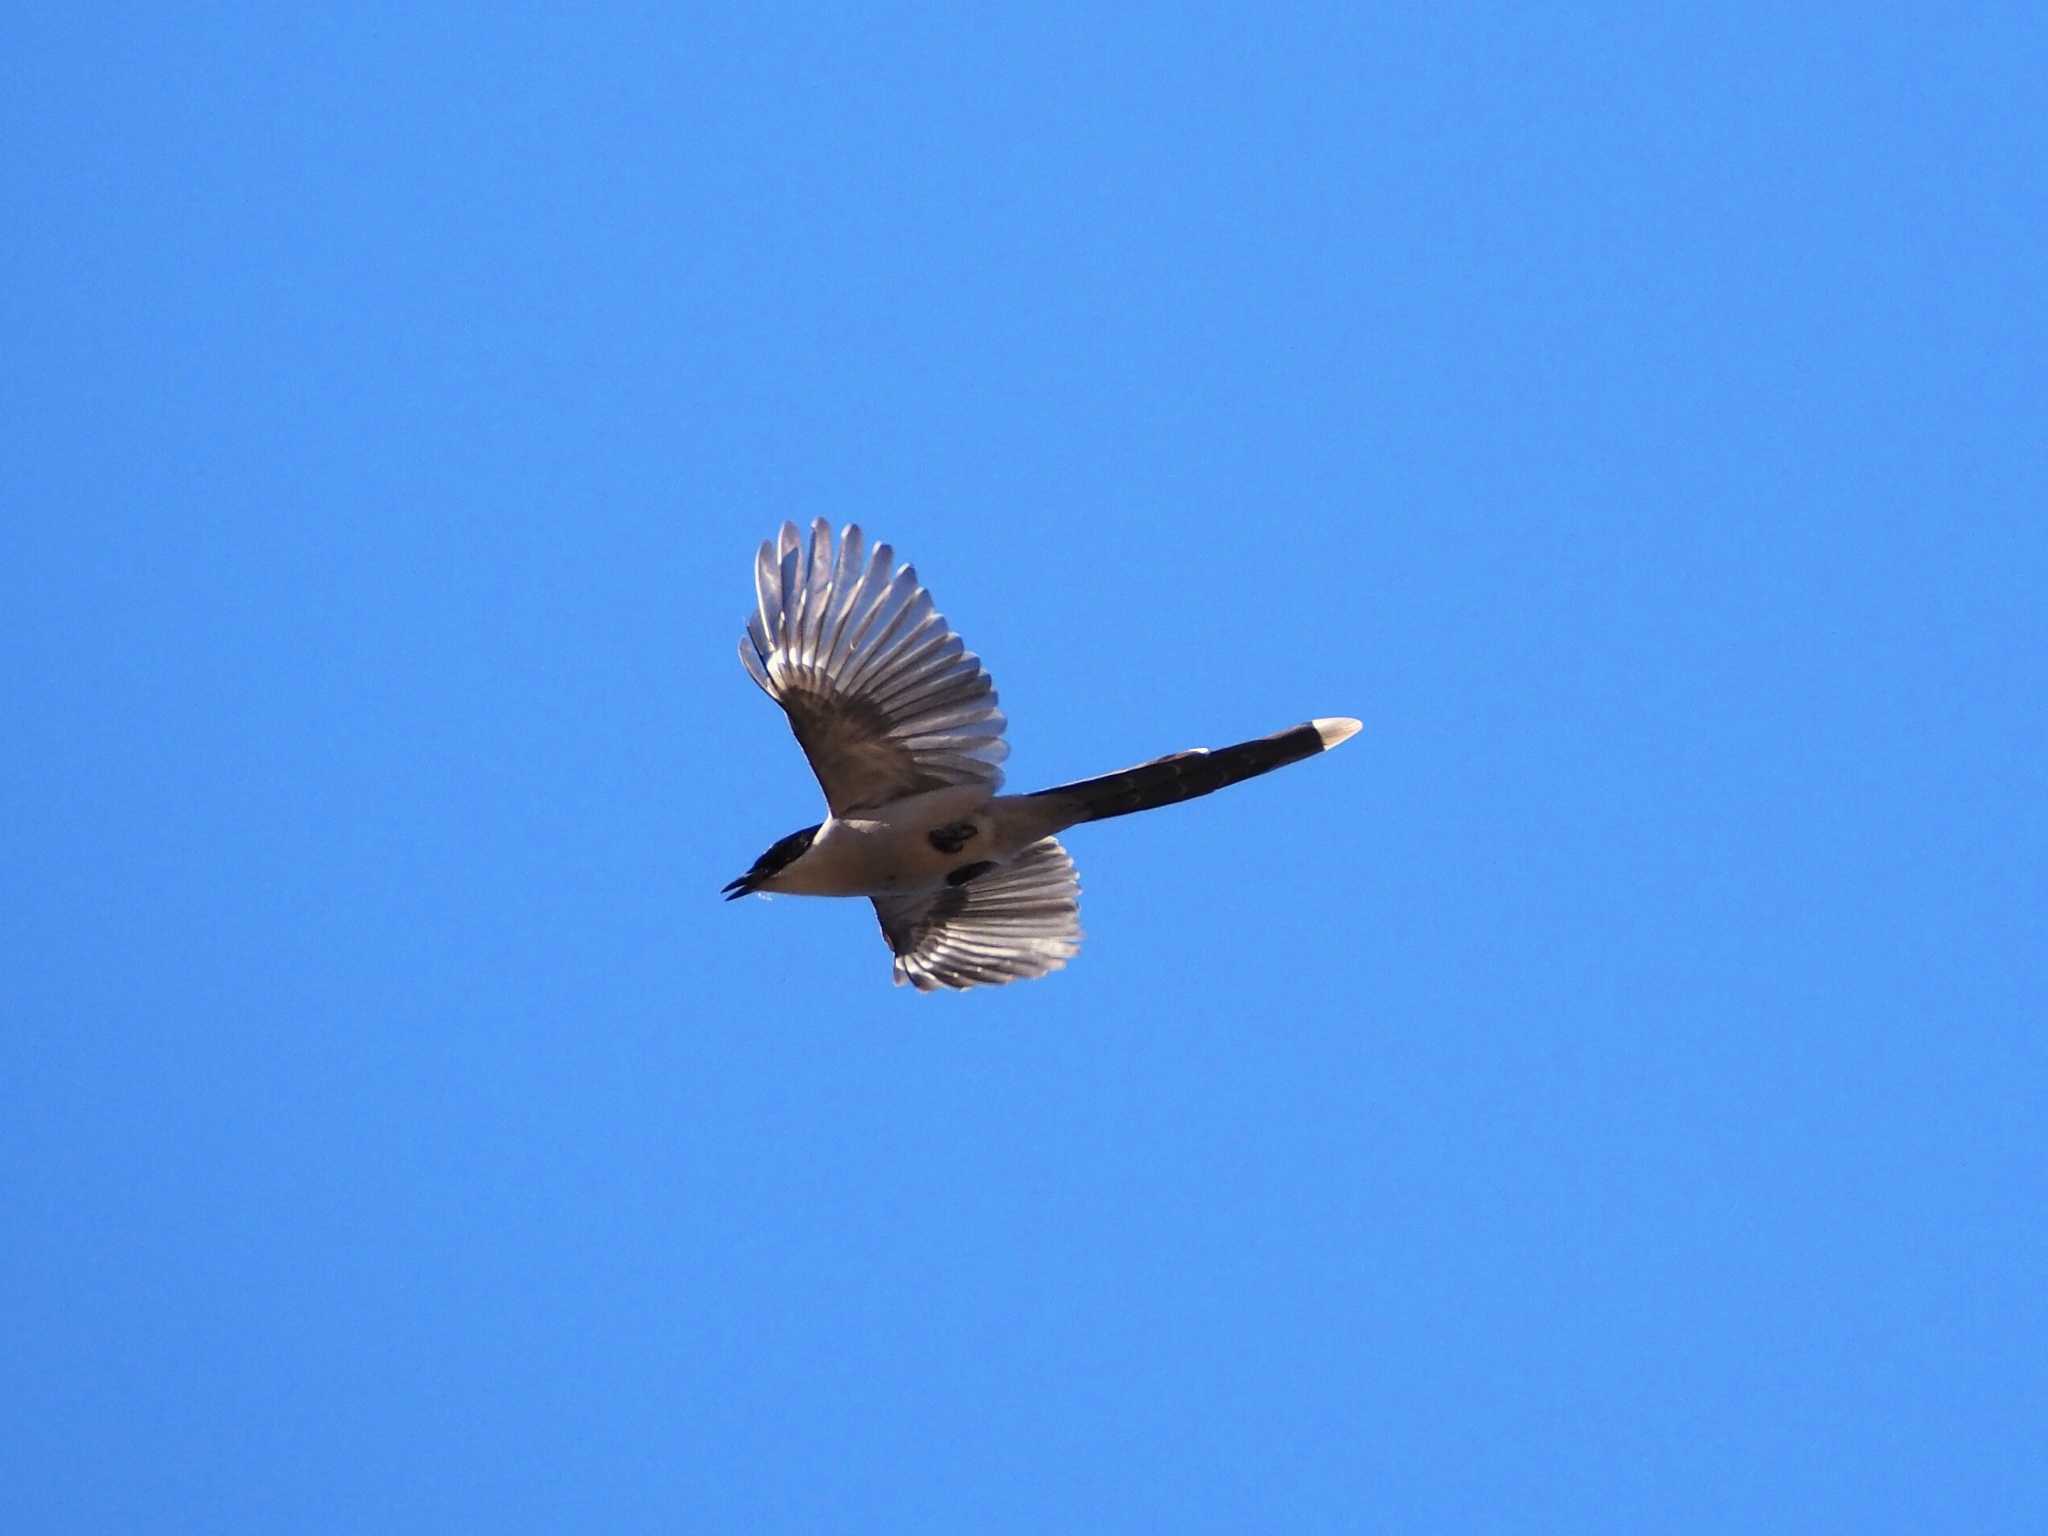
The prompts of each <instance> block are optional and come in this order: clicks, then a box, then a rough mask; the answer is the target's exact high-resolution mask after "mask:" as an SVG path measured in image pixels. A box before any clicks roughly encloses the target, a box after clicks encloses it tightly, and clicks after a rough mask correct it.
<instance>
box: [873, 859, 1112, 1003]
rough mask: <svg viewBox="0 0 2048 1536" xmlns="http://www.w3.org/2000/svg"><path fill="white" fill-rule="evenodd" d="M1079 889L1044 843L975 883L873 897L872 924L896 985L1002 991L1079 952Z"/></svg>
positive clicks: (1067, 862)
mask: <svg viewBox="0 0 2048 1536" xmlns="http://www.w3.org/2000/svg"><path fill="white" fill-rule="evenodd" d="M1080 898H1081V881H1080V877H1079V876H1078V875H1076V874H1075V872H1074V861H1073V860H1072V859H1070V858H1068V857H1067V850H1066V849H1064V848H1062V847H1061V846H1060V845H1059V843H1058V841H1057V840H1055V839H1053V838H1050V837H1048V838H1043V839H1041V840H1040V841H1038V842H1035V843H1033V844H1032V845H1031V846H1030V847H1028V848H1026V849H1025V850H1024V851H1023V852H1022V853H1020V854H1018V855H1017V857H1016V858H1015V859H1013V860H1011V861H1010V863H1008V864H1006V865H1004V866H1002V867H1001V868H1000V869H996V870H992V871H990V872H989V873H988V874H986V875H983V876H982V877H981V878H980V879H978V880H970V881H968V882H967V884H965V885H959V886H949V887H946V888H945V889H943V890H938V891H924V892H919V893H918V894H916V895H907V896H878V897H876V898H875V916H876V917H877V918H879V919H880V920H881V924H882V937H883V938H884V939H886V940H887V941H888V943H889V948H890V949H891V950H892V951H894V952H895V955H896V965H895V981H896V985H898V986H899V987H900V986H902V985H904V984H905V983H906V982H907V983H909V984H910V985H911V986H914V987H916V988H917V990H918V991H920V992H930V991H934V990H936V989H937V988H939V987H952V988H955V989H964V988H967V987H977V986H1002V985H1004V984H1005V983H1007V982H1012V981H1025V980H1029V979H1031V978H1033V977H1037V976H1044V975H1046V974H1047V973H1048V972H1051V971H1056V970H1058V969H1059V968H1060V967H1061V966H1063V965H1065V964H1066V963H1067V961H1069V960H1070V959H1072V958H1073V957H1074V955H1075V953H1076V952H1078V951H1079V949H1080V948H1081V936H1082V935H1081V900H1080Z"/></svg>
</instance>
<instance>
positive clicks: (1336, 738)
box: [1030, 718, 1359, 821]
mask: <svg viewBox="0 0 2048 1536" xmlns="http://www.w3.org/2000/svg"><path fill="white" fill-rule="evenodd" d="M1358 728H1359V726H1358V722H1357V721H1356V720H1346V719H1341V718H1340V719H1329V720H1311V721H1309V722H1307V723H1306V724H1304V725H1296V726H1290V727H1288V728H1287V729H1286V730H1284V731H1275V732H1274V733H1273V734H1272V735H1270V736H1261V737H1260V738H1259V739H1258V740H1257V741H1241V742H1239V743H1238V744H1237V745H1236V746H1234V747H1218V748H1216V749H1215V750H1214V751H1213V752H1212V751H1210V750H1209V749H1208V748H1206V747H1197V748H1195V749H1194V750H1193V751H1192V752H1175V753H1173V754H1172V755H1171V756H1169V757H1162V758H1158V759H1156V760H1154V761H1152V762H1149V763H1140V764H1139V765H1138V766H1137V767H1135V768H1126V769H1124V770H1123V771H1122V772H1121V773H1106V774H1104V775H1103V776H1102V777H1101V778H1099V779H1081V780H1079V781H1078V782H1076V783H1073V784H1061V785H1057V786H1055V787H1054V788H1052V789H1041V790H1040V791H1038V793H1037V794H1035V795H1032V796H1030V798H1031V799H1033V800H1038V799H1043V798H1045V797H1047V796H1051V795H1059V796H1062V797H1064V798H1066V799H1067V800H1069V801H1070V802H1071V803H1072V805H1073V808H1074V809H1075V810H1076V811H1078V812H1079V813H1080V814H1079V815H1077V816H1076V817H1075V820H1077V821H1101V820H1103V819H1104V818H1105V817H1109V816H1128V815H1130V814H1131V812H1133V811H1149V810H1152V809H1154V808H1155V807H1157V806H1162V805H1176V804H1178V803H1179V802H1180V801H1182V800H1193V799H1196V798H1198V797H1199V796H1202V795H1210V794H1214V793H1215V792H1216V791H1217V790H1219V789H1224V788H1227V787H1228V786H1230V785H1232V784H1238V783H1242V782H1243V781H1244V780H1246V779H1255V778H1257V777H1258V776H1259V775H1260V774H1262V773H1271V772H1272V771H1273V770H1274V769H1275V768H1285V767H1286V766H1287V765H1288V764H1289V763H1298V762H1300V761H1301V760H1302V759H1303V758H1305V757H1314V756H1315V755H1316V754H1317V753H1318V752H1327V751H1328V750H1329V749H1330V748H1331V747H1334V746H1336V745H1337V744H1338V743H1339V742H1343V741H1348V740H1350V739H1351V737H1352V736H1353V735H1354V734H1355V733H1356V732H1357V730H1358Z"/></svg>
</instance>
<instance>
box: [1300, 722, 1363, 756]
mask: <svg viewBox="0 0 2048 1536" xmlns="http://www.w3.org/2000/svg"><path fill="white" fill-rule="evenodd" d="M1309 724H1310V725H1312V726H1314V727H1315V728H1316V734H1317V735H1318V736H1320V737H1322V738H1323V750H1324V751H1325V752H1327V751H1329V750H1330V748H1332V747H1338V746H1342V745H1343V744H1344V743H1345V742H1347V741H1349V740H1350V739H1351V738H1352V737H1354V736H1356V735H1357V734H1358V733H1359V732H1360V731H1362V730H1364V729H1365V722H1364V721H1362V720H1354V719H1352V718H1351V717H1350V716H1349V715H1330V716H1327V717H1326V718H1324V719H1320V720H1311V721H1309Z"/></svg>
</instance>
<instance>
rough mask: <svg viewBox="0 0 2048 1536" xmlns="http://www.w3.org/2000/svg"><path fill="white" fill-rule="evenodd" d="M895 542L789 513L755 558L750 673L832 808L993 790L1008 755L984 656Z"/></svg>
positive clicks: (746, 652)
mask: <svg viewBox="0 0 2048 1536" xmlns="http://www.w3.org/2000/svg"><path fill="white" fill-rule="evenodd" d="M894 558H895V555H894V552H893V551H892V550H891V549H890V548H889V546H888V545H886V544H877V545H875V546H873V547H872V549H870V548H869V546H868V544H867V542H866V540H865V539H864V538H863V536H862V534H861V531H860V529H859V528H857V527H854V526H853V525H851V524H849V525H848V526H847V528H846V529H845V531H844V532H843V533H842V534H841V535H840V538H839V541H838V544H837V547H836V548H835V547H834V544H833V540H832V530H831V528H830V526H829V525H828V524H827V523H826V522H825V520H824V519H823V518H820V519H818V520H817V521H816V522H815V523H813V524H812V525H811V530H810V537H809V539H808V540H806V539H805V538H804V537H803V536H802V535H801V534H799V533H798V531H797V528H796V525H795V524H794V523H785V524H783V526H782V531H781V533H780V534H779V535H778V537H777V538H776V539H774V540H773V541H771V542H767V543H764V544H762V546H761V550H760V553H759V555H758V556H757V557H756V558H755V561H754V596H755V606H754V612H753V613H752V614H751V615H749V616H748V619H747V628H746V635H745V637H744V638H743V639H742V640H741V641H740V661H741V663H742V664H743V665H744V666H745V667H746V669H747V675H748V676H749V677H751V678H753V680H754V681H755V682H756V683H757V684H759V685H760V687H761V688H762V690H763V691H764V692H766V693H767V695H768V696H769V697H770V698H772V699H774V700H775V702H776V703H778V704H780V705H781V706H782V707H783V709H784V711H785V712H786V713H787V714H788V715H789V724H790V729H791V730H792V731H794V732H795V733H796V739H797V741H798V743H799V744H800V745H801V746H802V747H803V749H804V755H805V756H806V757H807V758H809V759H810V763H811V771H812V772H813V773H815V774H816V775H817V776H818V783H819V784H820V785H821V786H822V787H823V789H824V791H825V802H826V804H827V805H828V806H830V807H831V810H832V814H833V815H835V816H843V815H847V814H849V813H851V812H856V811H860V810H863V809H868V808H872V807H875V806H879V805H883V804H886V803H887V802H889V801H891V800H897V799H901V798H902V797H903V796H905V795H914V794H918V793H921V792H922V791H925V790H930V789H944V788H948V787H951V786H955V785H963V784H973V785H980V786H983V787H985V788H986V789H987V791H988V793H989V794H991V795H993V794H994V793H995V792H996V790H997V789H998V788H1000V787H1001V785H1002V778H1003V776H1002V769H1001V768H1000V766H999V765H1000V764H1001V762H1002V761H1003V759H1004V757H1005V756H1007V755H1008V753H1009V744H1008V743H1006V742H1005V741H1004V740H1003V739H1002V737H1003V727H1004V725H1005V723H1006V722H1005V721H1004V719H1003V715H1002V711H1001V710H999V709H998V708H996V690H995V685H994V683H993V682H991V681H990V679H989V675H988V673H987V672H986V671H984V670H983V668H982V665H981V658H980V657H978V656H976V655H975V654H974V653H973V652H972V651H969V650H968V649H967V648H966V646H965V645H964V644H963V643H962V641H961V640H960V638H959V636H957V635H955V634H954V633H953V632H952V630H951V629H950V628H948V627H947V624H946V620H945V617H944V616H943V615H942V614H941V613H940V612H939V611H938V609H937V608H936V607H935V606H934V605H933V603H932V599H931V594H930V593H928V592H926V591H925V590H924V588H923V587H921V586H919V585H918V581H917V572H916V570H915V569H913V568H912V567H910V566H908V565H906V566H903V567H901V568H900V569H899V570H897V571H896V573H895V574H894V575H893V576H891V575H890V571H889V568H890V565H891V563H892V562H893V560H894Z"/></svg>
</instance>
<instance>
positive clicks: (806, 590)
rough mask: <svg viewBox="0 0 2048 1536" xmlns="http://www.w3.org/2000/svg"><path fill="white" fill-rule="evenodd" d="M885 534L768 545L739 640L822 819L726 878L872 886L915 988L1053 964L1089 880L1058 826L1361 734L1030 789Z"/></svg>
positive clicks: (1077, 931)
mask: <svg viewBox="0 0 2048 1536" xmlns="http://www.w3.org/2000/svg"><path fill="white" fill-rule="evenodd" d="M892 560H893V554H892V551H891V550H890V548H889V546H888V545H886V544H880V545H875V546H874V547H873V548H872V550H870V549H869V547H868V546H867V544H866V542H865V540H864V539H863V537H862V535H861V531H860V529H859V528H857V527H854V526H852V525H849V526H848V527H847V528H846V529H845V531H844V532H843V534H842V535H841V537H840V540H839V543H838V545H837V547H836V548H835V547H834V545H833V541H832V536H831V529H830V527H829V526H828V525H827V524H826V523H825V522H824V520H823V519H820V520H818V521H817V522H815V523H814V524H812V526H811V530H810V536H809V538H808V540H806V539H805V538H804V537H803V536H802V535H800V534H799V533H798V531H797V529H796V526H795V525H794V524H791V523H785V524H784V525H783V527H782V533H781V536H780V538H779V539H778V540H776V541H775V542H773V543H764V544H763V545H762V546H761V552H760V556H759V558H758V560H757V561H756V562H755V571H754V584H755V593H756V597H757V603H756V607H755V611H754V613H753V614H752V615H751V616H750V617H749V619H748V621H747V632H746V636H745V638H743V639H742V640H741V642H740V660H741V661H742V662H743V663H744V664H745V666H746V669H747V672H748V674H749V675H750V676H751V677H752V678H753V679H754V681H755V682H757V683H759V684H760V685H761V687H762V688H763V690H765V691H766V692H767V694H768V696H769V697H770V698H772V699H774V700H775V701H776V702H777V703H778V704H780V705H781V706H782V707H783V710H784V712H785V713H787V715H788V716H789V723H790V729H791V731H792V732H794V734H795V736H796V739H797V742H798V744H799V745H800V746H801V747H802V748H803V750H804V755H805V756H806V757H807V758H808V759H809V760H810V764H811V769H812V772H814V773H815V774H816V775H817V778H818V783H819V785H820V786H821V787H822V788H823V790H824V792H825V803H826V807H827V809H828V810H829V812H830V815H829V816H828V817H827V819H826V820H825V821H824V822H823V823H821V824H820V825H818V826H816V827H810V828H806V829H804V830H803V831H801V832H797V833H792V834H791V835H790V836H789V837H786V838H784V839H782V840H781V841H780V842H778V843H776V844H775V845H774V846H773V847H771V848H770V849H769V850H768V851H767V852H766V853H764V854H763V855H762V856H761V857H760V858H759V859H757V860H756V861H755V863H754V867H753V868H752V869H750V870H749V871H748V872H747V873H746V874H744V875H742V876H741V877H740V878H739V879H737V880H735V881H733V882H732V883H731V884H730V885H728V886H727V887H726V892H727V894H728V896H734V897H736V896H742V895H746V894H748V893H749V892H752V891H774V892H787V893H790V894H796V895H821V896H866V897H869V898H870V899H871V900H872V901H873V902H874V905H875V913H876V916H877V917H878V918H879V919H880V921H881V925H882V935H883V937H884V938H885V939H886V940H887V941H888V944H889V948H890V949H891V951H893V952H894V954H895V956H896V962H895V979H896V981H897V983H898V984H899V985H900V984H902V983H904V982H908V983H910V984H911V985H913V986H915V987H917V988H918V989H919V990H920V991H931V990H933V989H934V988H937V987H956V988H964V987H972V986H979V985H986V984H996V983H1002V982H1008V981H1016V980H1020V979H1023V978H1026V977H1034V976H1043V975H1045V974H1046V973H1047V972H1049V971H1053V970H1057V969H1059V968H1060V967H1061V966H1063V965H1065V964H1066V963H1067V961H1068V960H1069V959H1070V958H1071V957H1072V956H1073V955H1074V953H1075V952H1076V951H1077V950H1078V949H1079V948H1080V944H1081V927H1080V881H1079V880H1078V878H1077V877H1076V876H1075V873H1074V865H1073V861H1072V860H1071V859H1069V858H1068V857H1067V853H1066V850H1065V849H1064V848H1062V847H1061V846H1060V844H1059V842H1058V841H1057V839H1056V837H1055V834H1056V833H1058V832H1060V831H1062V830H1064V829H1065V828H1067V827H1070V826H1073V825H1075V824H1076V823H1078V822H1083V821H1096V820H1101V819H1104V818H1107V817H1112V816H1124V815H1128V814H1130V813H1131V812H1134V811H1143V810H1151V809H1153V808H1154V807H1157V806H1162V805H1172V804H1174V803H1176V802H1178V801H1181V800H1189V799H1194V798H1195V797H1197V796H1200V795H1206V794H1210V793H1212V792H1214V791H1215V790H1218V789H1222V788H1224V787H1225V786H1226V785H1230V784H1235V783H1238V782H1240V781H1242V780H1244V779H1248V778H1253V777H1255V776H1257V775H1259V774H1262V773H1269V772H1271V771H1272V770H1273V769H1275V768H1280V767H1284V766H1285V765H1286V764H1288V763H1294V762H1299V761H1301V759H1303V758H1305V757H1312V756H1314V755H1315V754H1316V753H1318V752H1322V751H1326V750H1328V749H1329V748H1330V747H1333V746H1336V745H1337V744H1338V743H1339V742H1342V741H1344V740H1347V739H1348V738H1349V737H1350V736H1351V735H1352V734H1353V733H1354V732H1356V731H1357V730H1358V728H1359V727H1358V722H1357V721H1356V720H1350V719H1323V720H1312V721H1309V722H1307V723H1305V724H1302V725H1297V726H1293V727H1291V728H1289V729H1287V730H1284V731H1277V732H1275V733H1274V734H1272V735H1271V736H1265V737H1260V738H1259V739H1257V740H1255V741H1247V742H1241V743H1239V744H1238V745H1236V746H1231V747H1222V748H1218V749H1217V750H1215V751H1208V750H1206V749H1203V748H1196V749H1195V750H1193V751H1191V752H1176V753H1173V754H1172V755H1170V756H1167V757H1162V758H1159V759H1156V760H1154V761H1152V762H1149V763H1141V764H1139V765H1138V766H1136V767H1134V768H1126V769H1123V770H1122V771H1120V772H1117V773H1112V774H1105V775H1103V776H1101V777H1099V778H1093V779H1083V780H1080V781H1077V782H1075V783H1071V784H1062V785H1059V786H1056V787H1055V788H1052V789H1045V790H1039V791H1037V792H1036V793H1034V794H1028V795H1004V794H1001V793H1000V790H1001V788H1002V778H1003V776H1002V769H1001V767H1000V764H1001V763H1002V761H1003V759H1004V758H1005V756H1007V755H1008V751H1009V747H1008V744H1007V743H1006V742H1005V741H1004V740H1003V739H1002V735H1003V728H1004V725H1005V723H1006V722H1005V721H1004V719H1003V715H1002V713H1001V711H1000V710H998V709H997V708H996V691H995V686H994V684H993V683H992V682H991V681H990V679H989V676H988V673H987V672H986V671H985V670H983V668H982V665H981V661H980V658H979V657H977V656H975V655H974V654H973V653H972V652H971V651H968V650H967V649H966V648H965V646H964V645H963V644H962V643H961V641H960V639H959V637H958V636H956V635H954V634H953V633H952V631H951V630H950V629H949V628H948V627H947V625H946V621H945V619H944V618H943V617H942V616H941V615H940V614H939V612H938V611H937V609H936V608H934V607H933V605H932V600H931V597H930V595H929V594H928V593H927V592H926V591H925V590H924V589H923V588H922V587H921V586H919V585H918V581H917V573H916V571H915V570H914V569H912V568H911V567H910V566H907V565H906V566H903V567H902V568H900V569H899V570H896V571H894V572H893V573H892V572H891V570H890V566H891V563H892Z"/></svg>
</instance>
